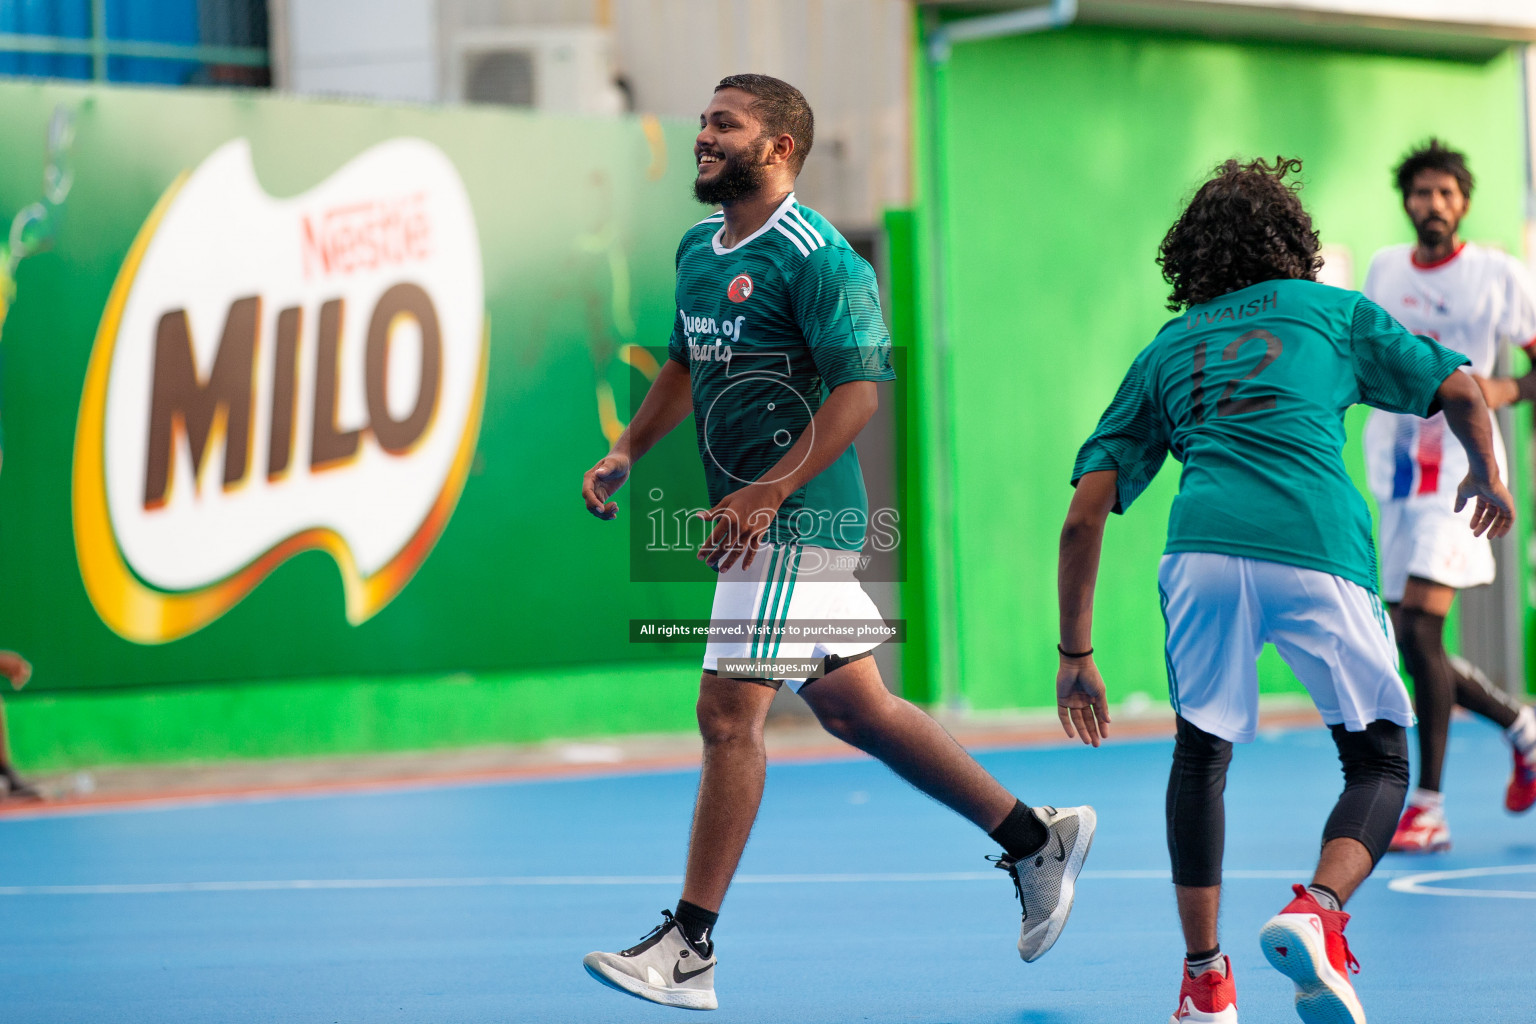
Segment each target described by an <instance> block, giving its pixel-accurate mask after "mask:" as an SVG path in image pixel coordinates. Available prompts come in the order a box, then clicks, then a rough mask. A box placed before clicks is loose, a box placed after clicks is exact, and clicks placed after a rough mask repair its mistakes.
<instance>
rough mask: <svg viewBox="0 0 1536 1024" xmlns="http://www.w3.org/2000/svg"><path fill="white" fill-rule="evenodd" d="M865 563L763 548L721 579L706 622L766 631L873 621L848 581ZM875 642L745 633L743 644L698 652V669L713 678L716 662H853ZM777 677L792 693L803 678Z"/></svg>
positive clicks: (831, 554)
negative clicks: (790, 624) (799, 624)
mask: <svg viewBox="0 0 1536 1024" xmlns="http://www.w3.org/2000/svg"><path fill="white" fill-rule="evenodd" d="M863 560H864V556H863V554H861V553H860V552H858V551H839V550H836V549H834V548H818V547H809V546H806V545H801V544H788V545H773V544H764V545H763V546H762V548H760V549H759V550H758V552H757V557H756V558H755V559H753V561H752V567H751V568H749V569H745V570H743V569H742V568H741V563H740V562H737V563H736V564H735V565H733V566H731V568H729V569H727V570H726V571H725V572H723V573H721V574H720V578H719V580H718V581H717V582H716V583H715V604H714V607H713V608H712V609H711V610H710V613H709V617H710V621H711V622H712V623H714V624H716V625H717V626H718V625H719V624H721V623H722V622H732V623H741V622H745V623H749V624H752V625H755V626H757V627H770V628H771V627H774V626H782V625H783V624H784V623H785V622H786V621H788V620H792V619H793V620H801V621H806V622H810V623H820V622H828V621H837V620H842V621H847V622H850V623H853V622H864V623H869V622H875V621H878V620H879V619H880V618H881V615H880V610H879V609H878V608H876V607H875V602H874V601H873V600H871V599H870V596H869V595H868V594H866V593H865V592H864V587H863V585H862V584H860V583H859V581H858V578H857V577H855V576H854V574H853V573H854V570H855V569H857V568H858V567H859V565H860V563H861V562H862V561H863ZM881 643H882V640H881V639H878V638H875V639H871V638H868V637H865V638H863V639H860V638H856V637H850V638H848V639H846V640H843V639H838V640H832V639H827V638H823V639H819V640H813V641H810V642H803V643H797V642H794V641H792V640H791V639H790V638H787V637H782V636H780V637H777V638H770V637H759V636H753V635H752V633H751V630H750V628H749V630H748V633H747V635H746V636H744V637H743V638H742V639H741V640H734V639H732V640H723V641H722V640H711V641H710V642H709V644H707V645H706V646H705V648H704V668H705V670H706V671H709V672H714V671H717V670H718V668H719V664H720V659H721V658H775V659H786V658H793V659H801V660H808V661H809V660H816V659H820V658H825V657H827V656H828V655H837V656H839V657H843V658H851V657H853V656H854V655H856V654H865V653H867V652H869V651H872V650H874V649H875V648H876V647H878V646H880V644H881ZM783 678H784V681H785V682H787V683H788V684H789V688H790V689H791V690H794V691H796V692H799V690H800V687H802V686H804V685H805V681H806V677H804V676H801V677H799V678H794V677H788V676H786V677H783Z"/></svg>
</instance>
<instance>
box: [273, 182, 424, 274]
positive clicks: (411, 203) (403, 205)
mask: <svg viewBox="0 0 1536 1024" xmlns="http://www.w3.org/2000/svg"><path fill="white" fill-rule="evenodd" d="M300 225H301V226H300V235H301V238H300V244H301V246H302V248H303V251H304V276H305V278H313V277H314V276H315V275H316V274H317V273H318V274H320V275H321V276H326V277H328V276H331V275H333V274H351V273H354V272H356V271H359V270H378V269H380V268H381V267H389V266H399V265H401V264H405V263H411V262H418V261H421V260H425V259H427V258H428V257H429V256H430V255H431V254H432V247H431V242H432V222H431V221H430V220H428V219H427V211H426V195H425V194H424V193H420V192H418V193H416V194H415V195H410V196H404V197H400V198H396V199H378V200H371V201H368V202H362V203H352V204H349V205H347V206H338V207H336V208H334V209H331V210H325V211H324V212H322V213H319V214H316V215H314V216H311V215H309V214H305V215H304V216H303V218H302V219H301V222H300Z"/></svg>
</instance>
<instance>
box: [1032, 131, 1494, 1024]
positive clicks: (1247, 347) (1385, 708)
mask: <svg viewBox="0 0 1536 1024" xmlns="http://www.w3.org/2000/svg"><path fill="white" fill-rule="evenodd" d="M1300 170H1301V161H1299V160H1285V159H1281V160H1279V161H1278V163H1277V165H1276V166H1270V165H1268V164H1266V163H1264V162H1263V161H1254V162H1253V163H1251V164H1247V165H1242V164H1239V163H1238V162H1237V161H1235V160H1229V161H1227V163H1226V164H1224V165H1223V166H1222V167H1220V168H1218V169H1217V172H1216V175H1215V176H1214V177H1213V178H1212V179H1211V180H1210V181H1208V182H1206V183H1205V184H1204V185H1203V186H1202V187H1201V189H1200V191H1199V192H1198V193H1197V194H1196V195H1195V197H1194V199H1193V200H1192V201H1191V202H1190V204H1189V207H1188V208H1187V209H1186V210H1185V211H1184V213H1183V215H1182V216H1181V217H1180V218H1179V221H1178V222H1177V223H1176V224H1175V225H1174V226H1173V228H1172V229H1171V230H1170V231H1169V232H1168V235H1167V237H1166V238H1165V239H1164V240H1163V244H1162V250H1161V255H1160V257H1159V262H1160V263H1161V264H1162V266H1163V274H1164V276H1165V277H1166V278H1167V279H1168V282H1169V284H1171V285H1172V286H1173V292H1172V294H1171V295H1170V296H1169V308H1170V309H1175V310H1182V313H1181V315H1180V316H1178V317H1177V318H1175V319H1173V320H1170V321H1169V322H1168V323H1167V324H1165V325H1164V326H1163V329H1162V330H1161V331H1159V332H1158V335H1157V337H1156V338H1155V339H1154V340H1153V342H1152V344H1150V345H1148V346H1147V347H1146V348H1145V349H1143V350H1142V352H1141V354H1140V355H1138V356H1137V357H1136V359H1135V360H1134V361H1133V362H1132V363H1131V368H1130V371H1129V372H1128V373H1127V374H1126V376H1125V380H1124V381H1123V382H1122V383H1121V385H1120V390H1119V393H1118V394H1116V395H1115V399H1114V401H1113V402H1111V403H1110V406H1109V408H1108V409H1107V410H1106V411H1105V413H1104V415H1103V417H1102V418H1101V419H1100V420H1099V426H1098V429H1097V430H1095V431H1094V433H1093V436H1092V437H1090V438H1089V439H1088V441H1087V442H1086V443H1085V444H1084V445H1083V447H1082V450H1081V451H1080V452H1079V453H1078V456H1077V464H1076V465H1075V466H1074V468H1073V470H1072V482H1073V484H1074V485H1075V486H1076V487H1077V491H1076V493H1075V494H1074V495H1073V497H1072V505H1071V508H1070V510H1069V512H1068V513H1067V521H1066V525H1065V526H1064V527H1063V529H1062V535H1061V563H1060V580H1059V592H1060V599H1061V648H1060V649H1061V651H1062V657H1061V665H1060V669H1059V671H1058V674H1057V693H1058V697H1057V700H1058V704H1059V705H1060V708H1059V713H1060V715H1061V720H1062V724H1063V726H1064V727H1065V728H1066V731H1067V734H1068V735H1069V736H1070V735H1072V733H1073V732H1074V731H1081V732H1082V733H1083V734H1084V735H1085V737H1091V736H1092V735H1094V731H1095V729H1096V728H1097V717H1098V715H1099V714H1100V713H1102V709H1103V707H1104V700H1105V692H1104V682H1103V680H1102V679H1101V678H1100V676H1099V672H1098V669H1097V668H1096V667H1095V665H1094V663H1093V658H1092V653H1093V652H1092V645H1091V639H1090V628H1091V625H1092V619H1093V591H1094V584H1095V580H1096V578H1097V575H1098V567H1099V553H1100V549H1101V543H1102V540H1103V534H1104V525H1105V521H1106V520H1107V519H1108V517H1109V515H1110V513H1111V512H1124V511H1125V510H1126V509H1127V508H1129V507H1130V505H1131V503H1132V502H1133V501H1135V500H1136V498H1137V497H1138V496H1139V495H1140V494H1141V493H1142V491H1144V490H1145V489H1146V487H1147V485H1148V484H1150V483H1151V482H1152V478H1153V477H1154V476H1155V475H1156V474H1157V471H1158V467H1160V466H1161V465H1162V464H1163V461H1164V459H1165V458H1166V457H1167V456H1168V455H1170V454H1171V455H1172V456H1173V457H1174V458H1175V459H1177V460H1178V461H1179V462H1181V463H1183V466H1184V468H1183V472H1182V474H1181V475H1180V478H1179V493H1178V496H1177V497H1176V498H1174V501H1173V509H1172V512H1171V513H1170V515H1169V519H1168V544H1167V547H1166V549H1165V554H1164V555H1163V559H1162V562H1161V564H1160V566H1159V571H1158V589H1159V593H1160V597H1161V600H1162V608H1163V615H1164V617H1165V620H1166V622H1167V649H1166V658H1167V669H1168V691H1169V696H1170V698H1171V700H1172V703H1173V708H1174V711H1175V712H1177V715H1178V718H1177V733H1176V739H1175V742H1174V755H1173V770H1172V772H1171V774H1170V776H1169V780H1168V803H1167V818H1168V820H1167V825H1168V852H1169V856H1170V858H1171V860H1172V862H1173V882H1174V887H1175V891H1176V894H1177V898H1178V908H1179V919H1180V922H1181V924H1182V925H1183V929H1184V941H1185V949H1186V950H1187V954H1186V956H1185V964H1184V966H1185V970H1184V971H1183V972H1181V978H1182V983H1181V987H1180V991H1179V1005H1178V1007H1177V1009H1176V1011H1175V1013H1174V1015H1173V1017H1172V1024H1236V1021H1237V1005H1236V999H1237V996H1236V989H1235V986H1234V984H1233V979H1232V968H1231V962H1230V961H1229V960H1228V959H1227V958H1226V957H1225V956H1223V955H1222V953H1221V947H1220V944H1219V942H1218V941H1217V932H1216V920H1217V910H1218V906H1219V902H1220V897H1221V858H1222V850H1223V844H1224V842H1225V827H1226V826H1225V818H1224V811H1223V806H1222V791H1223V789H1224V788H1225V785H1226V772H1227V765H1228V764H1229V762H1230V761H1231V758H1232V744H1233V743H1234V742H1248V741H1250V740H1252V739H1253V738H1254V733H1255V728H1256V726H1257V721H1258V677H1257V673H1256V669H1255V662H1256V659H1257V658H1258V654H1259V651H1260V649H1261V648H1262V647H1263V646H1264V644H1265V643H1273V644H1274V645H1275V647H1276V648H1277V649H1278V650H1279V652H1280V654H1281V656H1282V657H1283V658H1284V659H1285V660H1286V663H1287V664H1288V665H1290V667H1291V669H1292V671H1294V672H1295V673H1296V676H1297V678H1298V679H1300V680H1301V682H1302V683H1303V684H1304V685H1305V686H1306V688H1307V691H1308V693H1309V694H1310V695H1311V697H1312V700H1313V702H1314V703H1315V704H1316V705H1317V709H1318V711H1319V712H1320V713H1321V715H1322V718H1323V721H1324V722H1325V723H1327V724H1328V726H1329V727H1330V729H1331V730H1332V732H1333V740H1334V743H1335V745H1336V746H1337V747H1338V752H1339V759H1340V761H1341V762H1342V764H1343V769H1344V779H1345V785H1344V792H1343V794H1342V795H1341V796H1340V798H1339V801H1338V803H1337V805H1336V806H1335V807H1334V809H1333V813H1332V814H1331V815H1330V817H1329V818H1328V823H1327V826H1326V827H1325V828H1324V830H1323V848H1322V855H1321V858H1320V859H1319V861H1318V865H1317V871H1316V873H1315V874H1314V875H1313V877H1312V883H1311V884H1310V885H1307V886H1303V885H1296V886H1293V891H1294V894H1295V898H1294V899H1293V900H1291V902H1290V903H1288V904H1287V905H1286V906H1285V908H1284V909H1283V910H1281V912H1280V913H1279V914H1277V915H1276V916H1274V917H1272V918H1271V919H1270V920H1269V922H1268V923H1266V924H1265V925H1264V927H1263V929H1262V930H1261V932H1260V945H1261V946H1262V948H1263V950H1264V953H1265V955H1266V956H1267V957H1268V959H1269V961H1270V963H1271V964H1273V965H1274V966H1275V967H1276V968H1277V969H1278V970H1280V971H1281V972H1282V973H1284V974H1285V975H1286V976H1287V977H1289V978H1290V979H1291V980H1292V981H1293V982H1294V983H1295V986H1296V1010H1297V1012H1298V1013H1299V1014H1300V1016H1301V1018H1302V1019H1303V1020H1305V1021H1308V1022H1312V1024H1320V1022H1329V1024H1340V1022H1349V1021H1353V1022H1354V1024H1364V1022H1365V1013H1364V1011H1363V1010H1362V1009H1361V1007H1360V1002H1359V999H1358V998H1357V997H1356V996H1355V992H1354V988H1353V987H1352V986H1351V984H1350V982H1349V973H1350V970H1351V968H1355V969H1358V965H1357V964H1356V963H1355V960H1354V958H1353V957H1352V956H1351V955H1350V953H1349V946H1348V944H1347V943H1346V942H1345V941H1344V925H1345V923H1346V922H1347V921H1348V920H1349V916H1348V915H1347V914H1345V913H1343V912H1342V910H1341V907H1342V904H1343V903H1344V902H1345V901H1346V900H1347V899H1348V898H1349V897H1350V895H1351V894H1352V893H1353V892H1354V890H1355V888H1356V887H1357V886H1358V885H1359V884H1360V883H1361V882H1362V881H1364V880H1365V878H1366V876H1368V875H1369V874H1370V873H1371V871H1372V869H1373V868H1374V867H1375V865H1376V862H1377V861H1378V860H1379V859H1380V858H1381V855H1382V854H1383V853H1385V852H1386V849H1387V844H1388V843H1389V842H1390V841H1391V838H1392V832H1393V829H1394V828H1395V827H1396V825H1397V815H1398V812H1399V811H1401V809H1402V805H1403V799H1404V797H1405V796H1406V794H1407V787H1408V757H1407V751H1408V746H1407V737H1406V735H1405V732H1404V727H1405V726H1407V725H1410V724H1412V722H1413V707H1412V705H1411V703H1410V702H1409V700H1408V693H1407V691H1406V690H1405V689H1404V688H1403V684H1402V680H1401V679H1399V678H1398V674H1397V651H1396V648H1395V646H1394V643H1393V639H1392V627H1391V625H1390V623H1389V622H1388V620H1387V617H1386V615H1385V613H1384V611H1383V609H1382V606H1381V602H1380V601H1379V600H1378V599H1377V597H1376V589H1377V580H1376V558H1375V548H1374V546H1373V545H1372V543H1371V520H1370V512H1369V511H1368V509H1367V508H1366V504H1365V501H1364V499H1363V498H1362V497H1361V496H1360V493H1359V492H1358V491H1357V490H1356V489H1355V487H1354V485H1353V483H1351V481H1350V479H1349V475H1348V473H1346V472H1345V469H1344V462H1343V458H1342V456H1341V451H1342V449H1343V447H1344V438H1345V435H1344V412H1345V410H1346V409H1348V408H1349V407H1350V406H1351V405H1355V404H1357V403H1358V404H1365V405H1370V406H1374V407H1375V408H1378V409H1386V410H1389V411H1392V412H1396V413H1403V414H1411V415H1414V416H1429V415H1432V414H1433V413H1435V412H1436V411H1441V412H1444V414H1445V421H1446V423H1447V425H1448V426H1449V427H1450V429H1451V431H1452V432H1453V433H1454V434H1455V435H1456V437H1457V438H1458V439H1460V441H1461V443H1462V444H1463V445H1464V446H1465V448H1466V451H1467V456H1468V464H1469V466H1470V472H1469V473H1468V475H1467V476H1466V478H1465V479H1464V480H1463V481H1462V482H1461V487H1460V489H1459V491H1458V496H1457V503H1456V504H1457V508H1458V509H1459V508H1461V507H1463V506H1464V505H1466V504H1467V502H1468V501H1469V500H1472V499H1476V503H1475V507H1474V509H1473V512H1472V516H1471V522H1470V525H1471V528H1472V531H1473V532H1474V533H1477V534H1482V533H1485V532H1486V533H1487V534H1489V535H1490V536H1499V535H1501V534H1503V533H1506V532H1507V531H1508V530H1509V528H1510V525H1511V523H1512V522H1513V516H1514V513H1513V511H1512V510H1513V504H1512V502H1511V499H1510V496H1509V492H1508V491H1506V490H1505V489H1504V485H1503V484H1502V483H1501V482H1500V481H1499V475H1498V470H1497V464H1496V462H1495V459H1494V453H1493V447H1492V443H1493V435H1492V428H1491V421H1490V418H1489V414H1488V409H1487V406H1486V405H1484V403H1483V398H1482V395H1481V393H1480V392H1479V390H1478V387H1477V385H1476V383H1475V382H1474V381H1473V379H1472V378H1471V377H1470V376H1469V375H1468V374H1465V373H1458V372H1457V368H1458V367H1460V366H1462V365H1464V364H1465V363H1466V362H1467V360H1466V357H1464V356H1462V355H1460V354H1459V353H1456V352H1453V351H1450V350H1449V349H1446V348H1443V347H1441V346H1440V345H1438V344H1436V343H1435V342H1433V341H1431V340H1430V339H1428V338H1421V337H1416V336H1414V335H1412V334H1409V333H1408V332H1407V331H1406V330H1404V329H1403V328H1402V326H1401V325H1399V324H1398V323H1397V321H1395V320H1393V319H1392V317H1390V316H1388V315H1387V313H1386V312H1384V311H1383V310H1382V308H1381V307H1380V306H1378V305H1376V304H1375V303H1374V302H1371V301H1370V300H1369V299H1367V298H1365V297H1364V296H1363V295H1361V294H1359V293H1358V292H1351V291H1344V290H1342V289H1339V288H1330V287H1328V286H1326V285H1321V284H1318V283H1317V282H1316V277H1317V270H1318V268H1319V266H1321V262H1322V261H1321V260H1320V259H1318V256H1317V253H1318V248H1319V243H1318V238H1317V233H1316V232H1315V231H1314V230H1313V228H1312V220H1311V218H1310V217H1309V216H1308V215H1307V212H1306V210H1304V209H1303V208H1302V205H1301V202H1300V200H1299V199H1298V198H1297V196H1296V186H1293V185H1290V184H1288V183H1287V182H1286V180H1285V178H1286V176H1287V175H1288V174H1293V173H1295V172H1298V171H1300ZM1277 781H1280V782H1281V784H1283V780H1277Z"/></svg>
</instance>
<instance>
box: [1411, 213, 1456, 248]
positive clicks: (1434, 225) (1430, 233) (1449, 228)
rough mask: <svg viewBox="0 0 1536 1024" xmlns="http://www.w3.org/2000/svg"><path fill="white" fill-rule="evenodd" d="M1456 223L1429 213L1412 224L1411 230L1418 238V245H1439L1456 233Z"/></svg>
mask: <svg viewBox="0 0 1536 1024" xmlns="http://www.w3.org/2000/svg"><path fill="white" fill-rule="evenodd" d="M1458 223H1459V222H1458V221H1454V220H1449V219H1447V218H1445V217H1442V216H1440V215H1439V214H1435V213H1431V214H1429V215H1427V216H1426V217H1424V218H1423V219H1422V220H1415V221H1414V222H1413V230H1414V233H1415V234H1416V235H1418V236H1419V244H1420V245H1439V244H1441V243H1442V242H1444V241H1445V240H1446V239H1448V238H1450V237H1451V236H1452V235H1454V234H1455V233H1456V227H1457V224H1458Z"/></svg>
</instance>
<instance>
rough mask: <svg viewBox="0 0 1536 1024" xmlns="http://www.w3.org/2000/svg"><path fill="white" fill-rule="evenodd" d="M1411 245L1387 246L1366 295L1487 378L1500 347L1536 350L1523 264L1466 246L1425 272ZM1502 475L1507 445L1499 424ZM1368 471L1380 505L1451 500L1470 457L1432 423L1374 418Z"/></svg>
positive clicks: (1532, 295)
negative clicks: (1429, 498) (1463, 358)
mask: <svg viewBox="0 0 1536 1024" xmlns="http://www.w3.org/2000/svg"><path fill="white" fill-rule="evenodd" d="M1413 253H1414V247H1413V246H1412V245H1394V246H1389V247H1388V248H1385V249H1383V250H1381V251H1380V252H1378V253H1377V254H1376V255H1375V257H1374V258H1373V259H1372V260H1371V268H1370V270H1368V271H1367V272H1366V275H1365V288H1364V291H1365V294H1366V296H1367V297H1368V298H1370V299H1371V300H1372V301H1374V302H1375V303H1376V304H1377V305H1379V306H1381V307H1382V308H1383V309H1385V310H1386V311H1387V312H1388V313H1391V314H1392V315H1393V316H1394V317H1396V318H1397V321H1398V322H1399V323H1401V324H1402V325H1403V326H1404V327H1406V328H1408V330H1410V331H1412V332H1413V333H1415V334H1425V335H1428V336H1429V337H1431V338H1434V339H1435V340H1436V341H1438V342H1439V343H1440V344H1442V345H1444V346H1446V347H1447V348H1450V349H1454V350H1455V351H1457V352H1460V353H1461V354H1463V355H1465V356H1466V357H1467V358H1468V359H1470V360H1471V361H1472V365H1471V366H1468V367H1463V369H1464V370H1468V371H1470V372H1472V373H1475V374H1479V375H1481V376H1488V375H1490V374H1492V373H1493V368H1494V363H1495V360H1496V359H1497V356H1498V351H1499V347H1500V346H1501V345H1518V346H1521V347H1524V348H1526V350H1527V351H1531V350H1532V346H1533V345H1536V286H1533V284H1532V282H1531V276H1530V274H1529V273H1527V271H1526V269H1525V267H1524V266H1523V265H1522V264H1521V263H1520V261H1519V260H1517V259H1515V258H1514V257H1513V256H1510V255H1509V254H1508V253H1504V252H1500V251H1499V250H1497V249H1490V248H1488V247H1486V246H1481V245H1475V244H1473V243H1471V242H1468V243H1465V244H1463V245H1462V246H1461V248H1459V249H1457V250H1456V252H1455V253H1454V254H1452V255H1451V256H1450V257H1448V258H1446V259H1444V260H1440V261H1438V262H1436V263H1432V264H1429V265H1426V266H1421V265H1419V264H1418V263H1417V262H1415V260H1414V258H1413ZM1494 442H1495V444H1494V449H1495V453H1496V454H1497V455H1498V457H1499V461H1500V471H1501V473H1502V471H1503V461H1504V443H1503V440H1502V438H1501V437H1499V434H1498V422H1497V421H1495V422H1494ZM1365 455H1366V468H1367V473H1368V476H1369V477H1370V485H1371V490H1372V492H1373V493H1374V494H1375V495H1376V498H1377V500H1378V501H1390V500H1403V499H1406V498H1412V497H1418V496H1433V495H1438V496H1440V497H1441V499H1442V500H1444V499H1449V498H1452V497H1454V495H1455V493H1456V487H1457V485H1459V484H1460V483H1461V480H1462V477H1464V476H1465V475H1466V473H1467V456H1466V452H1465V451H1463V450H1462V447H1461V443H1460V442H1459V441H1457V440H1456V438H1455V437H1454V436H1453V435H1452V434H1451V433H1450V430H1449V429H1448V428H1447V427H1446V424H1445V417H1444V416H1442V415H1438V414H1437V415H1435V416H1432V417H1430V418H1429V419H1421V418H1420V417H1417V416H1403V415H1398V414H1395V413H1386V412H1380V411H1373V412H1372V413H1371V418H1370V421H1369V422H1368V423H1367V424H1366V431H1365Z"/></svg>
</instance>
